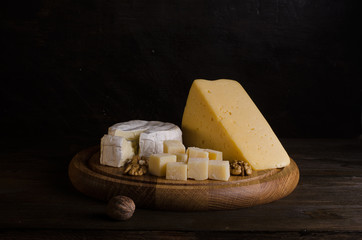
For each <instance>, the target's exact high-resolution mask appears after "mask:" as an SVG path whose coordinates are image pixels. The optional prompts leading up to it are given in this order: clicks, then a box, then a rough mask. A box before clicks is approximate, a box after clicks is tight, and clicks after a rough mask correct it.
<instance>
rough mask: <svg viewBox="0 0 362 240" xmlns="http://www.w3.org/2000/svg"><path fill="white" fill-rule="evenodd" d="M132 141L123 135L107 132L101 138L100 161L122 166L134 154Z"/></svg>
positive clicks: (105, 163) (108, 164)
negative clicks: (113, 134) (108, 133)
mask: <svg viewBox="0 0 362 240" xmlns="http://www.w3.org/2000/svg"><path fill="white" fill-rule="evenodd" d="M134 154H135V152H134V148H133V147H132V144H131V142H130V141H127V140H126V139H125V138H123V137H119V136H112V135H107V134H105V135H104V136H103V137H102V139H101V153H100V163H101V164H102V165H107V166H111V167H122V166H123V165H124V164H125V162H126V161H127V159H130V158H132V157H133V156H134Z"/></svg>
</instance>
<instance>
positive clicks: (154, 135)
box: [108, 120, 182, 158]
mask: <svg viewBox="0 0 362 240" xmlns="http://www.w3.org/2000/svg"><path fill="white" fill-rule="evenodd" d="M108 134H109V135H114V136H120V137H123V138H125V139H126V140H127V141H130V142H132V146H133V147H134V148H139V149H135V152H136V154H137V153H138V154H139V155H140V157H146V158H148V157H149V156H150V155H151V154H157V153H162V152H163V141H165V140H178V141H181V142H182V132H181V129H180V128H179V127H178V126H177V125H175V124H172V123H168V122H159V121H144V120H132V121H128V122H122V123H117V124H114V125H113V126H111V127H109V129H108Z"/></svg>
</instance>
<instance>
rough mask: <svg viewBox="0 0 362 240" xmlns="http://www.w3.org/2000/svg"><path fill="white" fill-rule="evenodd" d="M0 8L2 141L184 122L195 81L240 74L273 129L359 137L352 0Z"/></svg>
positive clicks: (132, 1) (144, 0)
mask: <svg viewBox="0 0 362 240" xmlns="http://www.w3.org/2000/svg"><path fill="white" fill-rule="evenodd" d="M1 5H2V6H1V45H0V47H1V61H2V63H1V89H0V93H1V96H0V97H1V99H0V100H1V108H0V115H1V126H2V129H1V131H2V136H3V139H5V138H7V137H9V136H19V135H20V136H24V137H26V136H30V137H32V138H42V139H44V138H45V139H49V137H50V138H52V137H59V138H61V137H64V136H69V135H72V136H82V137H85V138H89V139H91V141H97V140H98V139H99V138H100V137H101V136H102V134H103V133H105V132H106V130H107V127H108V126H110V125H111V124H114V123H116V122H121V121H127V120H131V119H145V120H161V121H169V122H173V123H176V124H180V123H181V118H182V113H183V108H184V105H185V102H186V98H187V94H188V90H189V88H190V86H191V83H192V81H193V79H196V78H206V79H218V78H230V79H235V80H238V81H239V82H240V83H241V84H242V85H243V86H244V88H245V89H246V90H247V92H248V93H249V95H250V96H251V97H252V99H253V100H254V101H255V103H256V104H257V106H258V107H259V108H260V110H261V111H262V113H263V114H264V116H265V117H266V118H267V120H268V121H269V123H270V124H271V126H272V127H273V129H274V130H275V132H276V133H277V135H278V136H279V137H356V136H358V135H359V134H360V133H361V95H362V91H361V88H360V86H359V83H358V82H359V81H360V80H361V78H360V66H359V64H358V63H357V59H358V58H360V57H358V56H359V54H360V45H361V43H360V40H361V39H360V37H359V36H358V35H357V34H358V32H359V31H360V30H359V29H360V26H358V24H357V22H358V20H359V10H358V8H357V6H355V5H354V3H353V1H343V0H339V1H337V0H329V1H328V0H325V1H323V0H322V1H321V0H309V1H307V0H301V1H295V0H292V1H287V0H264V1H263V0H245V1H236V0H224V1H214V0H209V1H198V0H194V1H188V0H167V1H149V0H127V1H125V0H118V1H116V0H109V1H101V0H89V1H86V0H78V1H77V0H72V1H69V0H68V1H67V0H64V1H61V0H53V1H50V0H48V1H46V0H44V1H16V0H15V1H5V2H4V1H3V2H2V3H1Z"/></svg>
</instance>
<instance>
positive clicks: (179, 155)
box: [175, 153, 187, 163]
mask: <svg viewBox="0 0 362 240" xmlns="http://www.w3.org/2000/svg"><path fill="white" fill-rule="evenodd" d="M175 155H176V162H183V163H187V154H186V153H175Z"/></svg>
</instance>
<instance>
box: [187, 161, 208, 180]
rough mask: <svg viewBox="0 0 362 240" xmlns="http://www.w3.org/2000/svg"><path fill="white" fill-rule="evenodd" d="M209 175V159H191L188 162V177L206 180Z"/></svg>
mask: <svg viewBox="0 0 362 240" xmlns="http://www.w3.org/2000/svg"><path fill="white" fill-rule="evenodd" d="M208 175H209V159H208V158H189V160H188V162H187V177H188V178H191V179H195V180H206V179H207V178H208Z"/></svg>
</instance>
